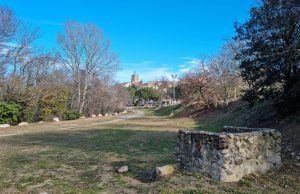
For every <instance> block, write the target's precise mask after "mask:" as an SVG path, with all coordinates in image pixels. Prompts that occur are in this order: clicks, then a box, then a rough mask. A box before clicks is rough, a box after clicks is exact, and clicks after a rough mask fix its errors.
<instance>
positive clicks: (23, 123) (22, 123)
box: [18, 122, 29, 126]
mask: <svg viewBox="0 0 300 194" xmlns="http://www.w3.org/2000/svg"><path fill="white" fill-rule="evenodd" d="M27 125H29V123H27V122H21V123H19V124H18V126H27Z"/></svg>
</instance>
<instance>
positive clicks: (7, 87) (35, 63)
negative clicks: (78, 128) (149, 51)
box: [0, 6, 128, 123]
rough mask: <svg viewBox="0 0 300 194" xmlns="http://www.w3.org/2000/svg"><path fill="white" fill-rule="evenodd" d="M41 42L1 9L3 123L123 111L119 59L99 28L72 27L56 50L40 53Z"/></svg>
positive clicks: (0, 109) (0, 105)
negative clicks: (117, 78)
mask: <svg viewBox="0 0 300 194" xmlns="http://www.w3.org/2000/svg"><path fill="white" fill-rule="evenodd" d="M39 37H40V35H39V32H38V30H37V29H34V28H32V27H31V26H30V25H29V24H28V23H25V22H23V21H21V20H20V19H18V18H17V17H16V16H15V14H14V12H13V10H11V9H10V8H8V7H4V6H1V7H0V122H1V123H5V122H8V123H17V122H20V121H30V122H32V121H38V120H49V119H51V118H53V117H54V116H56V117H60V118H63V117H64V115H65V114H67V113H68V112H78V113H80V114H84V115H87V116H88V115H91V114H99V113H106V112H114V111H120V110H122V109H123V107H124V104H125V103H126V100H127V96H128V94H127V92H126V90H124V88H120V87H117V86H114V85H115V84H113V83H114V81H113V80H112V75H113V73H114V72H115V71H116V70H117V67H118V58H117V56H116V55H115V54H114V53H113V52H112V51H111V49H110V41H109V40H108V39H106V38H105V36H104V34H103V32H102V31H101V30H100V29H99V28H98V27H97V26H95V25H93V24H80V23H77V22H67V23H66V24H65V27H64V31H63V32H61V33H59V34H58V35H57V42H58V48H55V50H56V51H53V50H43V49H41V48H39V47H38V46H37V45H36V44H35V42H36V40H37V39H38V38H39ZM12 114H13V116H12ZM10 118H12V119H13V120H9V119H10Z"/></svg>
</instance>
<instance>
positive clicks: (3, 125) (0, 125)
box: [0, 124, 10, 128]
mask: <svg viewBox="0 0 300 194" xmlns="http://www.w3.org/2000/svg"><path fill="white" fill-rule="evenodd" d="M7 127H10V125H9V124H0V128H7Z"/></svg>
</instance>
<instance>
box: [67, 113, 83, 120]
mask: <svg viewBox="0 0 300 194" xmlns="http://www.w3.org/2000/svg"><path fill="white" fill-rule="evenodd" d="M79 117H80V113H79V112H66V113H65V115H64V119H65V120H75V119H78V118H79Z"/></svg>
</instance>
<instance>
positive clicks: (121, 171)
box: [116, 166, 128, 173]
mask: <svg viewBox="0 0 300 194" xmlns="http://www.w3.org/2000/svg"><path fill="white" fill-rule="evenodd" d="M116 171H117V172H118V173H124V172H128V166H121V167H120V168H118V169H117V170H116Z"/></svg>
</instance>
